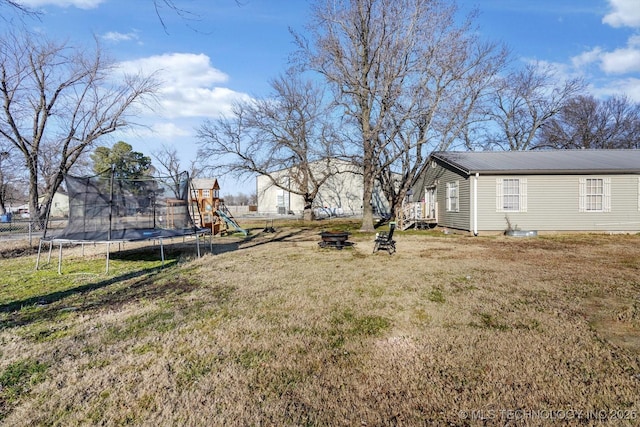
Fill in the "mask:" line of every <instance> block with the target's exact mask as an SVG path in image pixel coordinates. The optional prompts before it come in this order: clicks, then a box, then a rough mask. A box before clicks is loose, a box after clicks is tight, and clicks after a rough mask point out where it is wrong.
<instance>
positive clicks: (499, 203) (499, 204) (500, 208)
mask: <svg viewBox="0 0 640 427" xmlns="http://www.w3.org/2000/svg"><path fill="white" fill-rule="evenodd" d="M503 198H504V193H503V192H502V178H496V212H504V200H503Z"/></svg>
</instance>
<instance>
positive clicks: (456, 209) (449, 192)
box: [447, 181, 460, 212]
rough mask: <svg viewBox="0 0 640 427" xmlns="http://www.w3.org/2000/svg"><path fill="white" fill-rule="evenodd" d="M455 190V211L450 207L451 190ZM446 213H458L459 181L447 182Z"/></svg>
mask: <svg viewBox="0 0 640 427" xmlns="http://www.w3.org/2000/svg"><path fill="white" fill-rule="evenodd" d="M453 186H455V188H456V197H455V198H456V206H455V209H453V208H452V206H451V200H452V198H451V189H452V188H453ZM447 212H460V181H452V182H447Z"/></svg>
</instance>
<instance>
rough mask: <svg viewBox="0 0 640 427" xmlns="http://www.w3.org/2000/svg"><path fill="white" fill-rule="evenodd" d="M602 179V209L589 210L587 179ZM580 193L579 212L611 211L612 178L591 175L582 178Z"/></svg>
mask: <svg viewBox="0 0 640 427" xmlns="http://www.w3.org/2000/svg"><path fill="white" fill-rule="evenodd" d="M588 179H601V180H602V209H598V210H593V209H592V210H587V180H588ZM579 183H580V185H579V187H580V195H579V200H578V212H596V213H597V212H611V178H600V177H589V178H580V181H579Z"/></svg>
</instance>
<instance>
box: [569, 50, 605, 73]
mask: <svg viewBox="0 0 640 427" xmlns="http://www.w3.org/2000/svg"><path fill="white" fill-rule="evenodd" d="M601 56H602V49H601V48H599V47H595V48H593V49H591V50H589V51H586V52H583V53H581V54H580V55H578V56H574V57H573V58H571V63H572V64H573V66H574V67H575V68H582V67H584V66H585V65H589V64H593V63H594V62H599V61H600V58H601Z"/></svg>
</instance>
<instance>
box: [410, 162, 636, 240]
mask: <svg viewBox="0 0 640 427" xmlns="http://www.w3.org/2000/svg"><path fill="white" fill-rule="evenodd" d="M403 216H404V218H402V220H403V223H404V224H412V223H413V224H418V223H420V221H430V222H432V223H434V224H437V225H438V226H441V227H446V228H450V229H453V230H463V231H468V232H472V233H473V234H475V235H477V234H478V233H496V232H504V231H507V230H531V231H536V232H537V231H542V232H545V231H547V232H552V231H597V232H640V150H551V151H502V152H495V151H485V152H435V153H432V154H431V155H430V156H429V158H428V160H427V164H426V167H425V171H424V173H423V174H422V175H421V176H420V177H419V178H418V179H417V180H416V182H415V184H414V185H413V187H412V195H411V199H410V203H407V204H406V206H405V210H404V214H403Z"/></svg>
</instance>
